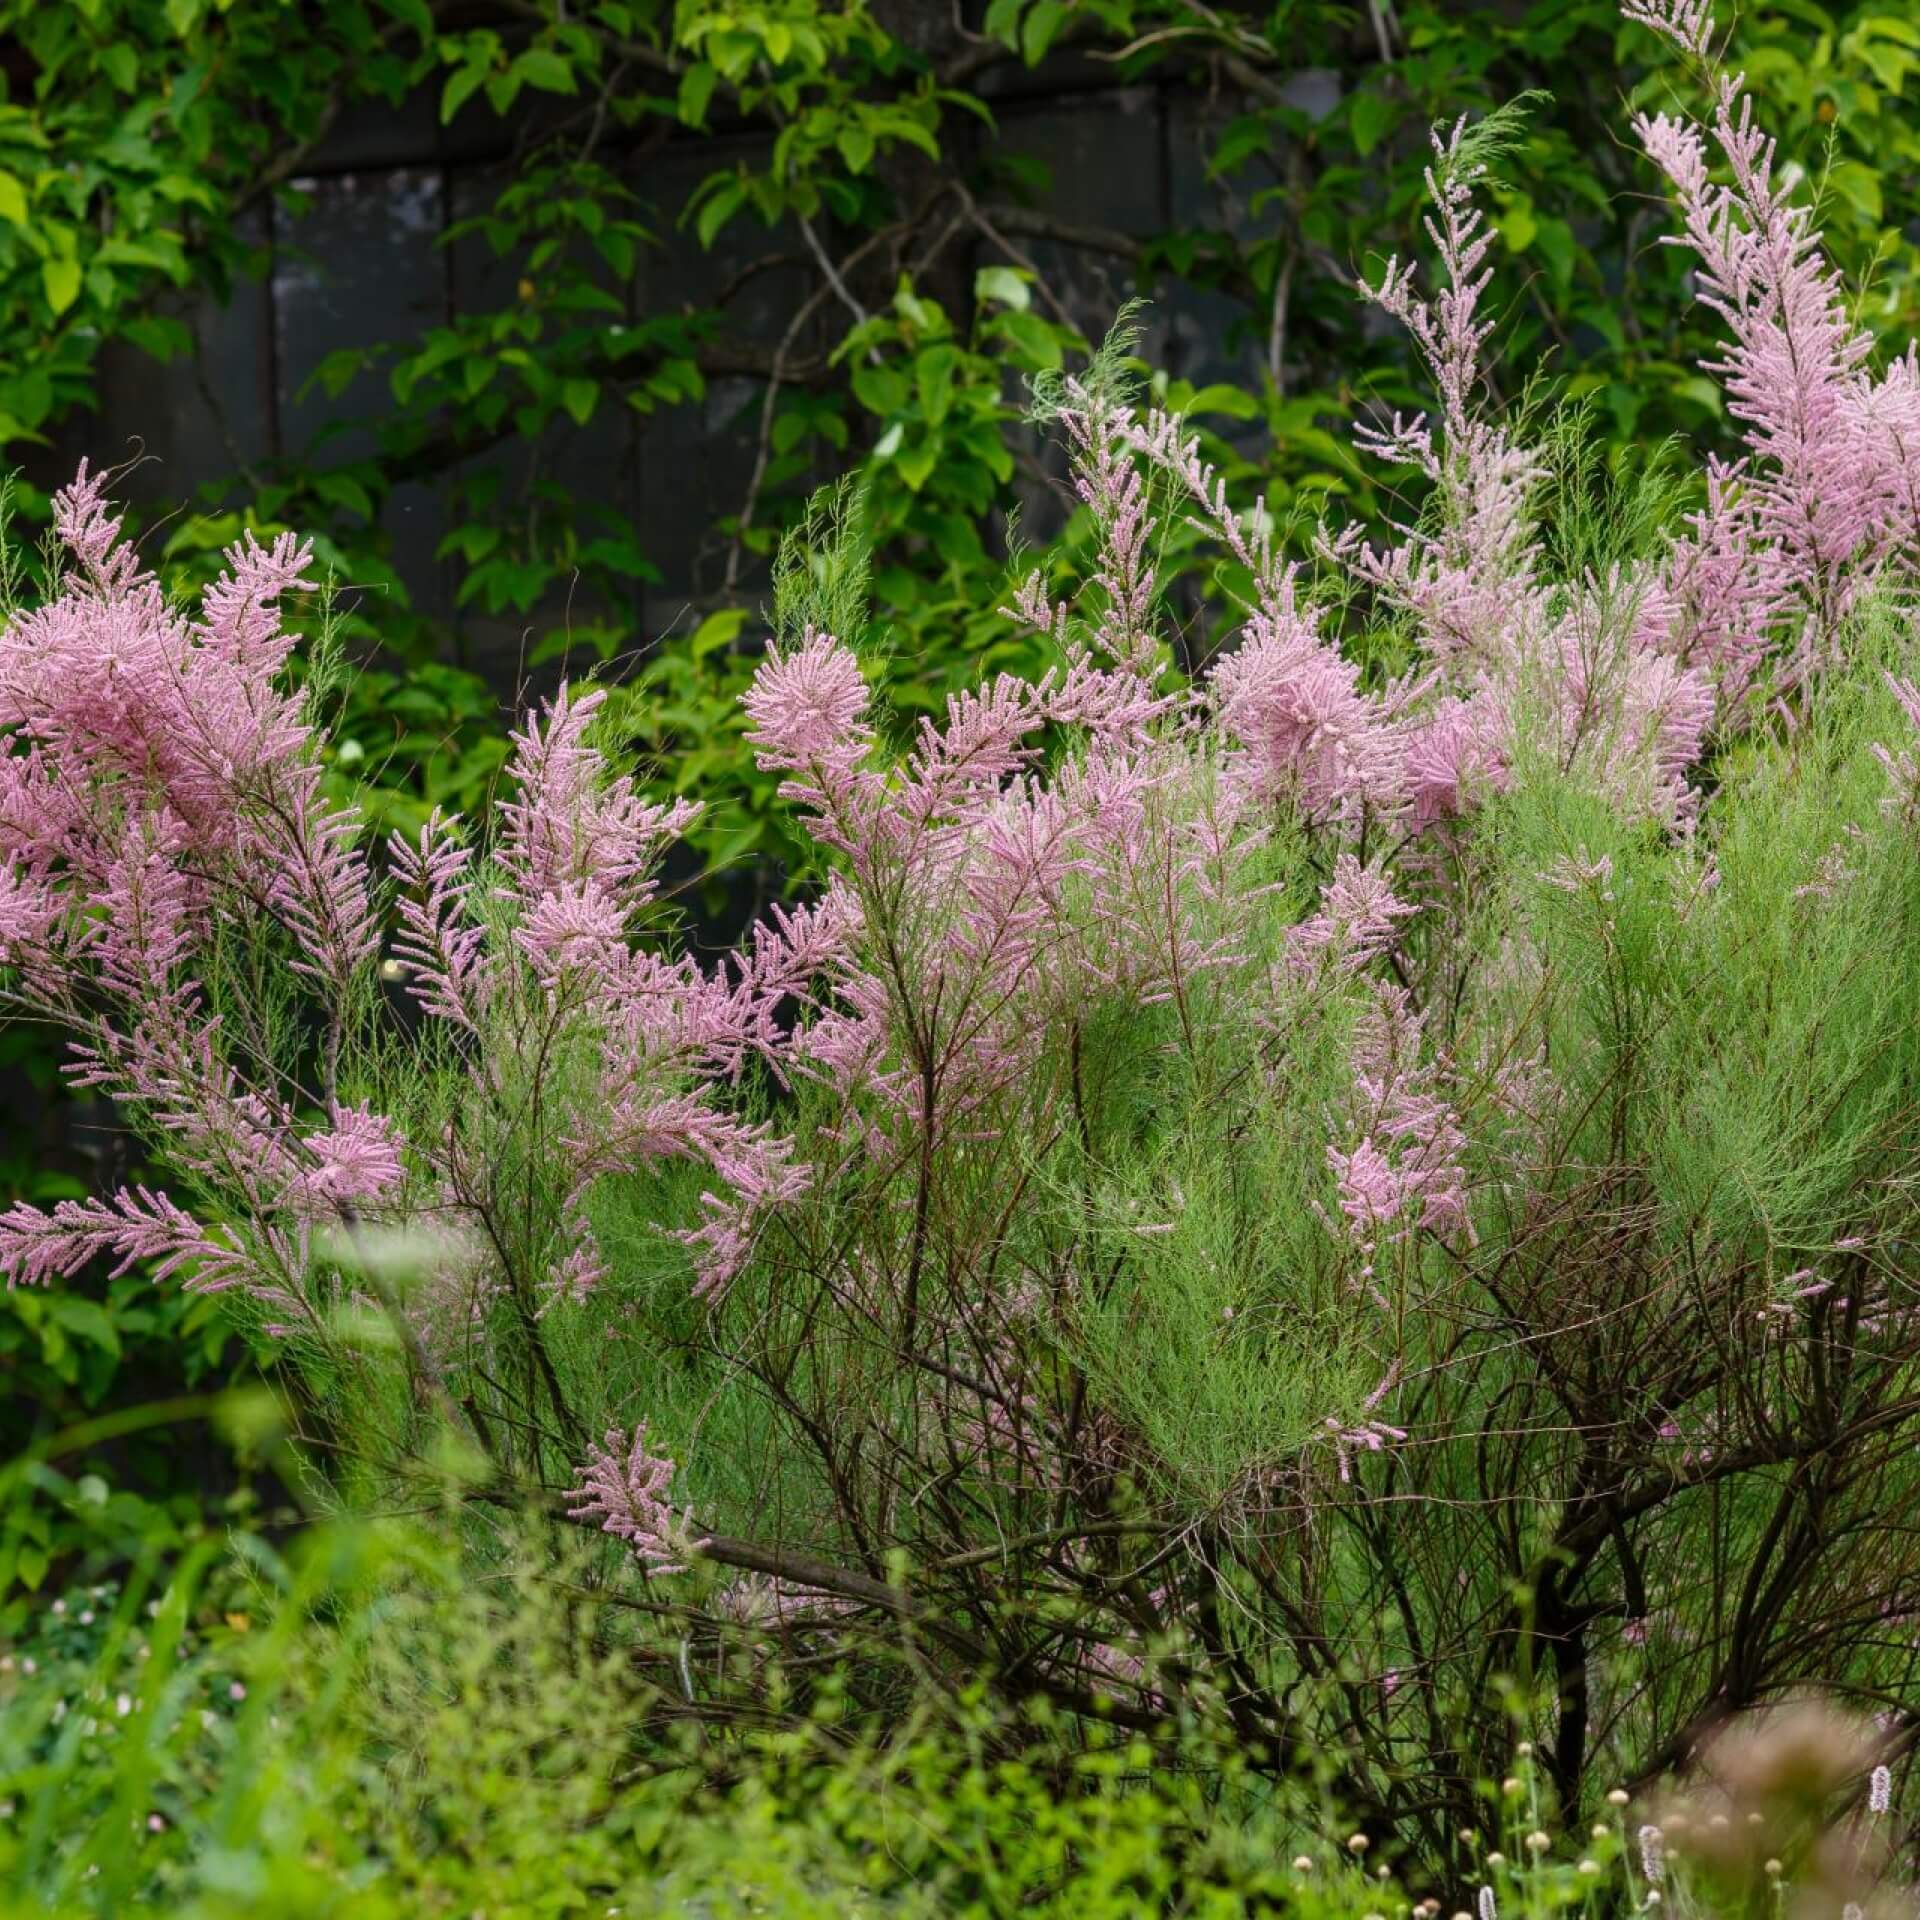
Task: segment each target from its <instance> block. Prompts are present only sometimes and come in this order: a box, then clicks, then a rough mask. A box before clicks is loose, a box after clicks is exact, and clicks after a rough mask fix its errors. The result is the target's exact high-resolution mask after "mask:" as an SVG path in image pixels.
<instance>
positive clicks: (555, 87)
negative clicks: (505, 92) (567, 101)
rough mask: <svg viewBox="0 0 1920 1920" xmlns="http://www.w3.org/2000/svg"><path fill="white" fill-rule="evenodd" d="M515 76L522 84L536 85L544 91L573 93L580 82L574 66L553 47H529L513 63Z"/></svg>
mask: <svg viewBox="0 0 1920 1920" xmlns="http://www.w3.org/2000/svg"><path fill="white" fill-rule="evenodd" d="M512 71H513V74H514V77H515V78H516V79H517V80H518V81H519V82H520V84H521V85H522V86H528V87H536V88H538V89H539V90H540V91H541V92H542V93H573V92H576V91H577V90H578V86H579V82H578V81H577V80H576V79H575V77H574V71H573V68H572V66H571V65H570V64H569V63H568V62H567V61H565V60H563V59H562V58H561V57H560V55H559V54H557V53H555V52H554V51H553V49H552V48H551V47H529V48H528V49H527V50H526V52H525V53H523V54H522V55H521V56H520V58H519V59H518V60H516V61H515V62H514V63H513V68H512Z"/></svg>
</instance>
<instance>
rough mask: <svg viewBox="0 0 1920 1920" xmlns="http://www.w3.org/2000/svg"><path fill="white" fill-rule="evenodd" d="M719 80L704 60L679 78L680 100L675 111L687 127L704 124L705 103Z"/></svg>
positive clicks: (709, 98) (717, 75) (711, 67)
mask: <svg viewBox="0 0 1920 1920" xmlns="http://www.w3.org/2000/svg"><path fill="white" fill-rule="evenodd" d="M719 78H720V76H719V74H718V73H716V72H715V71H714V69H713V66H712V65H711V63H710V62H708V61H705V60H702V61H700V62H699V63H698V65H696V66H691V67H689V68H688V69H687V70H686V72H685V73H683V74H682V75H681V76H680V100H679V105H678V107H677V109H676V111H677V112H678V113H679V115H680V118H681V120H682V121H683V122H684V123H685V124H686V125H687V126H690V127H697V126H701V125H703V124H704V123H705V121H706V117H707V102H708V101H709V100H711V99H712V98H713V89H714V86H715V84H716V83H717V82H718V81H719Z"/></svg>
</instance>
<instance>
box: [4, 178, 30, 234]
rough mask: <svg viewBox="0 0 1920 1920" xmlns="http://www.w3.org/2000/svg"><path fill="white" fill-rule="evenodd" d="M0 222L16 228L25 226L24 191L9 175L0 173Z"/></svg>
mask: <svg viewBox="0 0 1920 1920" xmlns="http://www.w3.org/2000/svg"><path fill="white" fill-rule="evenodd" d="M0 220H7V221H11V222H12V224H13V225H14V226H16V227H24V226H25V225H26V224H27V194H26V189H25V188H24V187H22V186H21V184H20V182H19V181H18V180H16V179H15V178H14V177H13V175H12V174H10V173H0Z"/></svg>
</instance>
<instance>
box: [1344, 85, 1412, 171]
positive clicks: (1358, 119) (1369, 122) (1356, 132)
mask: <svg viewBox="0 0 1920 1920" xmlns="http://www.w3.org/2000/svg"><path fill="white" fill-rule="evenodd" d="M1399 118H1400V109H1399V108H1398V107H1397V106H1396V105H1395V104H1394V103H1393V102H1392V101H1391V100H1389V99H1388V98H1387V97H1386V95H1385V94H1382V93H1376V92H1374V91H1373V89H1372V88H1370V87H1369V88H1367V89H1366V90H1365V91H1363V92H1360V93H1356V94H1355V95H1354V96H1353V110H1352V113H1351V115H1350V117H1349V119H1348V122H1347V124H1348V125H1349V126H1350V127H1351V128H1352V130H1353V146H1354V151H1355V152H1356V153H1358V154H1359V155H1360V156H1361V157H1362V158H1363V159H1364V158H1365V157H1366V155H1368V154H1370V153H1371V152H1372V151H1373V150H1374V148H1375V147H1377V146H1378V145H1379V144H1380V142H1381V141H1382V140H1383V139H1385V138H1386V136H1387V135H1388V134H1389V133H1390V132H1391V131H1392V130H1393V127H1394V124H1395V122H1396V121H1398V119H1399Z"/></svg>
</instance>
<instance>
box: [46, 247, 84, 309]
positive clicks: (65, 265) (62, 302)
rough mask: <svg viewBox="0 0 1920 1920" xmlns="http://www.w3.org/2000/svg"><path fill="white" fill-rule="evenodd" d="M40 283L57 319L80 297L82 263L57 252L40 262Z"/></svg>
mask: <svg viewBox="0 0 1920 1920" xmlns="http://www.w3.org/2000/svg"><path fill="white" fill-rule="evenodd" d="M40 284H41V286H42V287H43V288H44V289H45V291H46V296H47V305H48V306H50V307H51V308H52V309H53V312H54V317H55V318H56V319H58V318H59V316H60V315H61V314H63V313H65V312H66V310H67V309H68V308H69V307H70V306H72V305H73V303H74V302H75V301H76V300H77V299H79V297H80V263H79V261H77V260H69V259H66V258H65V257H64V256H63V255H59V254H55V255H54V256H53V257H52V258H51V259H47V260H43V261H41V263H40Z"/></svg>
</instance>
